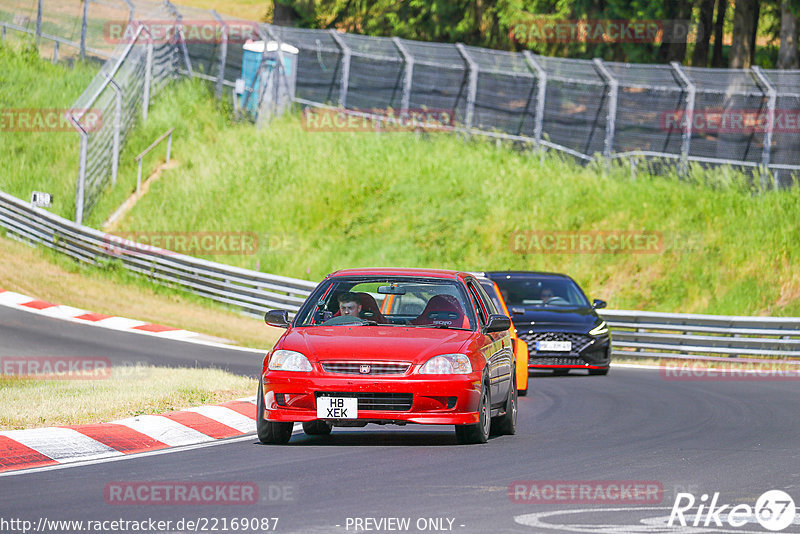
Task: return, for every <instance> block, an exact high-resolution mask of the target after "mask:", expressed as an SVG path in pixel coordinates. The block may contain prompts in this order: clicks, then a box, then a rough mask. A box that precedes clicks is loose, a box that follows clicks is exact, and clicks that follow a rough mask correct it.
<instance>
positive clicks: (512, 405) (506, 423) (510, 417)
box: [492, 374, 517, 436]
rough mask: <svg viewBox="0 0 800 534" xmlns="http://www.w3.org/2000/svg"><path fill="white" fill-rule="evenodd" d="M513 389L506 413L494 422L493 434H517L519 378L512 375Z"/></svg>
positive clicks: (509, 396) (507, 400)
mask: <svg viewBox="0 0 800 534" xmlns="http://www.w3.org/2000/svg"><path fill="white" fill-rule="evenodd" d="M511 380H512V382H511V389H510V390H509V391H508V398H507V399H506V413H505V414H504V415H501V416H499V417H495V419H494V421H492V434H498V435H500V434H507V435H509V436H513V435H514V434H516V432H517V378H516V376H515V375H514V374H512V375H511Z"/></svg>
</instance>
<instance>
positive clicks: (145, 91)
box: [142, 26, 153, 121]
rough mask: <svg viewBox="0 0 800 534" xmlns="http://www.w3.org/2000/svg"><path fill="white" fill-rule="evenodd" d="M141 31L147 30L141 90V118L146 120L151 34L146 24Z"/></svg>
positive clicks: (150, 63) (151, 48)
mask: <svg viewBox="0 0 800 534" xmlns="http://www.w3.org/2000/svg"><path fill="white" fill-rule="evenodd" d="M142 31H143V32H147V59H146V60H145V67H144V88H143V91H142V120H143V121H146V120H147V112H148V111H149V110H150V84H151V83H152V79H153V34H152V33H150V30H149V29H148V28H147V27H146V26H142Z"/></svg>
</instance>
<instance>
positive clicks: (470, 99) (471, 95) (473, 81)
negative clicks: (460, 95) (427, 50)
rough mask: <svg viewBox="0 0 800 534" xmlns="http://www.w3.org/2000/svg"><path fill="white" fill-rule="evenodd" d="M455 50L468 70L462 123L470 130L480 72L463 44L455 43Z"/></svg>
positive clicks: (473, 118)
mask: <svg viewBox="0 0 800 534" xmlns="http://www.w3.org/2000/svg"><path fill="white" fill-rule="evenodd" d="M456 48H457V49H458V53H459V54H461V57H462V58H464V61H466V63H467V66H468V68H469V88H468V89H467V110H466V117H465V118H464V122H465V124H466V126H467V130H470V129H471V128H472V123H473V121H474V120H475V97H476V94H477V93H478V73H479V72H480V69H479V68H478V64H477V63H475V60H473V59H472V56H470V54H469V52H468V51H467V49H466V47H464V45H463V43H456Z"/></svg>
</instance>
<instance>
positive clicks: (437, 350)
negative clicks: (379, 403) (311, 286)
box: [278, 326, 478, 363]
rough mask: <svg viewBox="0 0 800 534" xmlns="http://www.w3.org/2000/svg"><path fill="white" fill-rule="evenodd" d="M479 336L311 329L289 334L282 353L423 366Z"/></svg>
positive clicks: (378, 329)
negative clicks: (291, 351)
mask: <svg viewBox="0 0 800 534" xmlns="http://www.w3.org/2000/svg"><path fill="white" fill-rule="evenodd" d="M477 334H478V333H477V332H471V331H466V330H448V329H440V328H419V327H418V328H413V327H408V328H407V327H401V326H311V327H302V328H296V329H294V330H292V331H291V332H287V334H286V337H284V338H283V342H282V343H281V344H280V347H278V348H281V349H284V350H296V351H298V352H302V353H303V354H305V355H306V356H307V357H308V358H309V359H310V360H312V361H321V360H339V359H345V360H349V359H353V360H373V361H374V360H388V361H407V362H414V363H423V362H425V361H427V360H428V359H429V358H430V357H432V356H435V355H437V354H448V353H454V352H459V350H460V349H461V348H462V347H463V346H464V344H465V343H466V342H467V341H469V340H470V339H471V338H472V337H473V336H475V335H477Z"/></svg>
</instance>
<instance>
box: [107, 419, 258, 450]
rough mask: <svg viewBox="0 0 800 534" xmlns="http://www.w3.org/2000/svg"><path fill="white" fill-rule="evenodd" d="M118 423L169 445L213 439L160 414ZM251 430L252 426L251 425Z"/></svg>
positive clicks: (176, 445) (189, 443)
mask: <svg viewBox="0 0 800 534" xmlns="http://www.w3.org/2000/svg"><path fill="white" fill-rule="evenodd" d="M114 423H116V424H119V425H125V426H127V427H128V428H132V429H133V430H135V431H137V432H141V433H142V434H144V435H145V436H149V437H151V438H153V439H154V440H156V441H160V442H161V443H164V444H165V445H169V446H170V447H178V446H180V445H192V444H194V443H202V442H203V441H213V440H214V439H215V438H212V437H211V436H207V435H205V434H203V433H202V432H198V431H197V430H194V429H193V428H189V427H188V426H186V425H182V424H180V423H178V422H177V421H173V420H172V419H167V418H166V417H162V416H160V415H139V416H136V417H130V418H128V419H122V420H119V421H114ZM251 430H252V427H251Z"/></svg>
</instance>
